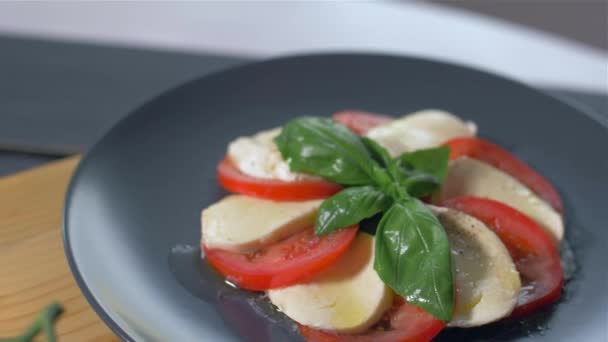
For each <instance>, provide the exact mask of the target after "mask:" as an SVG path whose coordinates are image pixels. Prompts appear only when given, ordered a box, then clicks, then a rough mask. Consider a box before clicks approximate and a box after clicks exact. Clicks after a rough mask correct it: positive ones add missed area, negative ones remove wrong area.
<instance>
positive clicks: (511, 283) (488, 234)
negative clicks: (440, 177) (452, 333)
mask: <svg viewBox="0 0 608 342" xmlns="http://www.w3.org/2000/svg"><path fill="white" fill-rule="evenodd" d="M432 209H433V210H434V211H435V213H436V214H437V216H438V218H439V221H440V222H441V224H442V225H443V227H444V228H445V230H446V233H447V235H448V239H449V242H450V249H451V252H452V266H453V271H452V272H453V276H454V287H455V290H456V302H455V307H454V315H453V316H452V321H451V322H450V323H449V324H448V325H449V326H452V327H475V326H479V325H483V324H487V323H490V322H494V321H497V320H499V319H501V318H503V317H506V316H508V315H509V314H510V313H511V311H513V308H514V307H515V305H516V304H517V298H518V295H519V291H520V288H521V281H520V278H519V273H518V272H517V270H516V268H515V264H514V263H513V260H512V259H511V256H510V255H509V252H508V251H507V249H506V247H505V246H504V244H503V243H502V241H500V238H498V236H497V235H496V234H495V233H494V232H493V231H492V230H490V229H489V228H488V227H486V225H485V224H483V222H481V221H479V220H477V219H475V218H474V217H472V216H469V215H466V214H464V213H462V212H459V211H456V210H452V209H446V208H437V207H433V208H432Z"/></svg>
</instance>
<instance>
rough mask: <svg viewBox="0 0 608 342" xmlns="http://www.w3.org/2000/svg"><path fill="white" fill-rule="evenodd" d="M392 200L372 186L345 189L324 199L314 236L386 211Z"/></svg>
mask: <svg viewBox="0 0 608 342" xmlns="http://www.w3.org/2000/svg"><path fill="white" fill-rule="evenodd" d="M391 203H392V199H391V198H390V197H389V196H387V195H385V194H384V193H382V192H381V191H379V190H377V189H376V188H374V187H372V186H359V187H352V188H346V189H344V190H342V191H340V192H338V193H337V194H335V195H333V196H332V197H330V198H328V199H326V200H325V201H323V203H322V204H321V207H320V208H319V214H318V215H317V222H316V224H315V234H316V235H325V234H328V233H331V232H333V231H336V230H338V229H341V228H345V227H348V226H352V225H353V224H356V223H359V222H361V220H363V219H366V218H370V217H372V216H374V215H376V214H377V213H379V212H382V211H385V210H387V209H388V208H389V207H390V205H391Z"/></svg>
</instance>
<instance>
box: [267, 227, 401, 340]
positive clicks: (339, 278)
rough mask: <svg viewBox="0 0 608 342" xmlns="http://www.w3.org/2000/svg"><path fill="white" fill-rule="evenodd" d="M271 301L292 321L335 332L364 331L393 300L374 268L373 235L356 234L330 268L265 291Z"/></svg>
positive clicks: (379, 316)
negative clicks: (303, 281) (349, 245)
mask: <svg viewBox="0 0 608 342" xmlns="http://www.w3.org/2000/svg"><path fill="white" fill-rule="evenodd" d="M268 297H269V298H270V301H271V302H272V303H273V304H274V305H276V306H277V307H278V308H279V309H280V310H281V311H282V312H284V313H285V314H286V315H287V316H289V317H290V318H291V319H293V320H294V321H296V322H298V323H300V324H304V325H307V326H310V327H314V328H317V329H323V330H331V331H336V332H347V333H355V332H361V331H365V330H366V329H367V328H369V327H370V326H372V325H373V324H374V323H376V322H377V321H378V320H379V319H380V318H381V317H382V315H383V314H384V312H385V311H386V310H388V309H389V308H390V307H391V305H392V301H393V292H392V291H391V289H390V288H388V286H386V285H385V284H384V283H383V282H382V280H380V277H379V276H378V274H377V273H376V271H375V270H374V238H373V237H372V236H371V235H369V234H366V233H359V234H358V235H357V237H356V238H355V241H354V242H353V244H352V246H351V247H350V249H349V250H348V251H347V252H346V253H345V254H344V256H342V257H341V258H340V260H338V262H336V263H335V264H334V265H332V266H330V268H329V269H327V270H325V271H323V272H322V273H321V274H320V275H317V276H315V277H314V278H313V279H312V280H310V281H309V282H307V283H304V284H298V285H294V286H289V287H285V288H281V289H275V290H270V291H268Z"/></svg>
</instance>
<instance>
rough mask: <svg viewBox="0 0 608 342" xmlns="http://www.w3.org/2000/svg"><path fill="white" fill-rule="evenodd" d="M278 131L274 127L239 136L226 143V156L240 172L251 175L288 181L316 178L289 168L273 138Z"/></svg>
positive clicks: (279, 129)
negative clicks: (250, 134) (251, 134)
mask: <svg viewBox="0 0 608 342" xmlns="http://www.w3.org/2000/svg"><path fill="white" fill-rule="evenodd" d="M280 133H281V128H275V129H271V130H267V131H262V132H259V133H257V134H255V135H253V136H250V137H239V138H237V139H236V140H234V141H233V142H231V143H230V145H228V158H229V159H230V161H232V163H233V164H234V165H235V166H236V168H238V169H239V170H240V171H241V172H243V173H244V174H246V175H249V176H252V177H257V178H264V179H278V180H283V181H288V182H289V181H295V180H300V179H314V178H316V177H313V176H310V175H305V174H301V173H295V172H291V171H290V170H289V165H288V164H287V162H285V160H283V156H281V153H280V152H279V150H278V149H277V146H276V144H275V143H274V140H273V139H274V138H275V137H276V136H278V135H279V134H280Z"/></svg>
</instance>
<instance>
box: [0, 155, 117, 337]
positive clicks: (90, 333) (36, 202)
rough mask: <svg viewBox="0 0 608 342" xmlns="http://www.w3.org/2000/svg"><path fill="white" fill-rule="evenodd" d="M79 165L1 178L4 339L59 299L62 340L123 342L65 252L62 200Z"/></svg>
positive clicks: (0, 318) (0, 332)
mask: <svg viewBox="0 0 608 342" xmlns="http://www.w3.org/2000/svg"><path fill="white" fill-rule="evenodd" d="M78 161H79V158H77V157H72V158H68V159H63V160H60V161H57V162H52V163H49V164H46V165H43V166H41V167H37V168H34V169H30V170H27V171H24V172H20V173H17V174H14V175H11V176H7V177H2V178H0V339H1V338H5V337H11V336H17V335H19V334H20V333H22V332H23V331H24V330H25V328H26V327H27V326H28V325H29V324H30V323H31V322H33V320H34V319H35V317H36V316H37V314H38V313H39V311H40V310H41V309H42V308H43V307H44V306H46V305H47V304H49V303H51V302H52V301H54V300H56V301H58V302H60V303H61V304H62V305H63V306H64V309H65V311H64V313H63V314H62V315H61V316H60V318H59V320H58V321H57V324H56V334H57V337H58V341H60V342H65V341H119V339H118V338H117V337H116V336H115V335H114V334H113V333H112V332H111V331H110V330H109V328H108V327H107V326H106V325H105V324H104V323H103V322H102V321H101V319H100V318H99V317H98V316H97V315H96V314H95V312H94V311H93V310H92V309H91V307H90V306H89V304H88V302H87V301H86V299H85V298H84V297H83V295H82V294H81V292H80V289H79V288H78V286H77V285H76V283H75V281H74V278H73V277H72V274H71V272H70V270H69V267H68V264H67V261H66V258H65V254H64V252H63V242H62V235H61V225H62V210H63V199H64V195H65V192H66V189H67V185H68V182H69V179H70V176H71V175H72V172H73V170H74V168H75V167H76V165H77V163H78ZM40 341H42V338H40Z"/></svg>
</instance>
